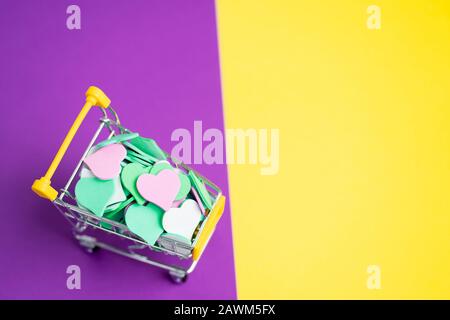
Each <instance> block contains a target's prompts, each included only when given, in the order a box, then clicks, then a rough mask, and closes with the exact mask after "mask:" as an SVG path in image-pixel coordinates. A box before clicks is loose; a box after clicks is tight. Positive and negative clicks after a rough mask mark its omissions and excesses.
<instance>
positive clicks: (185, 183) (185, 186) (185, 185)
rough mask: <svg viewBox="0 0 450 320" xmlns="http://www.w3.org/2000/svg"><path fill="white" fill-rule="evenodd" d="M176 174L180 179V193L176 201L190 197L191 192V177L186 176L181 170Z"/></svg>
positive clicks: (176, 170)
mask: <svg viewBox="0 0 450 320" xmlns="http://www.w3.org/2000/svg"><path fill="white" fill-rule="evenodd" d="M175 172H176V173H177V174H178V178H179V179H180V183H181V186H180V190H179V191H178V194H177V196H176V197H175V200H183V199H184V198H186V196H187V195H188V193H189V191H191V181H190V180H189V177H188V176H187V175H185V174H184V172H183V171H181V170H180V169H175Z"/></svg>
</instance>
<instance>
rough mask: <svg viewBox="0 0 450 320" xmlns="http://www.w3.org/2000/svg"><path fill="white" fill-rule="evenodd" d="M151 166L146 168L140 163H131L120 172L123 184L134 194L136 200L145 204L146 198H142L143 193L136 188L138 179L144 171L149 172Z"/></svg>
mask: <svg viewBox="0 0 450 320" xmlns="http://www.w3.org/2000/svg"><path fill="white" fill-rule="evenodd" d="M149 171H150V168H145V167H144V166H142V165H140V164H139V163H129V164H127V165H126V166H125V167H124V168H123V169H122V173H121V174H120V179H121V180H122V184H123V186H124V187H125V188H126V189H127V190H128V191H129V192H130V193H131V194H132V195H133V197H134V198H135V199H136V202H137V203H138V204H140V205H143V204H144V203H145V202H146V200H145V199H144V198H142V196H141V194H140V193H139V191H138V190H137V188H136V181H137V179H138V178H139V176H140V175H141V174H143V173H149Z"/></svg>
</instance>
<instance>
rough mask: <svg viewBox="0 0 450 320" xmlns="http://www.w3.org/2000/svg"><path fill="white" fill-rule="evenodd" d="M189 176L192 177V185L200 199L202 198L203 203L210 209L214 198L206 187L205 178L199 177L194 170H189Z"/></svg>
mask: <svg viewBox="0 0 450 320" xmlns="http://www.w3.org/2000/svg"><path fill="white" fill-rule="evenodd" d="M188 175H189V178H190V179H191V183H192V186H193V187H194V188H195V190H196V191H197V193H198V195H199V197H200V199H201V200H202V202H203V204H204V205H205V207H206V208H208V209H210V210H211V208H212V200H211V196H210V195H209V192H208V190H207V189H206V186H205V183H204V182H203V180H202V179H201V178H200V177H198V176H197V175H196V174H195V172H194V171H192V170H191V171H189V173H188Z"/></svg>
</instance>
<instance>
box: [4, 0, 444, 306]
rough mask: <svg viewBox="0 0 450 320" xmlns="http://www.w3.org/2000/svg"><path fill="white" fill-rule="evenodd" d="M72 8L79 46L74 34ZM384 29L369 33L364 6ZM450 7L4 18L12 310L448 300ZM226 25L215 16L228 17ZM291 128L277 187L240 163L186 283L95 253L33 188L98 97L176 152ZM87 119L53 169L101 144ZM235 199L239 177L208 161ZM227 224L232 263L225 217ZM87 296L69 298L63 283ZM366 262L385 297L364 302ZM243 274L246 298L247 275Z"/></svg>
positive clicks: (88, 9)
mask: <svg viewBox="0 0 450 320" xmlns="http://www.w3.org/2000/svg"><path fill="white" fill-rule="evenodd" d="M70 4H77V5H79V6H80V7H81V10H82V30H80V31H69V30H67V28H66V25H65V24H66V18H67V14H66V13H65V11H66V8H67V6H68V5H70ZM373 4H375V5H378V6H379V7H380V8H381V30H369V29H367V27H366V20H367V18H368V14H367V12H366V10H367V7H368V6H369V5H373ZM449 9H450V6H449V4H448V2H447V1H437V0H433V1H424V0H417V1H403V0H396V1H387V0H380V1H376V3H373V2H370V1H362V0H354V1H350V0H343V1H331V0H326V1H320V2H319V1H312V0H301V1H293V0H292V1H287V0H284V1H267V0H259V1H256V0H246V1H237V0H218V1H217V4H216V8H215V7H214V2H213V1H199V0H196V1H175V0H171V1H132V2H130V1H114V2H112V1H106V0H95V1H84V0H83V1H76V2H72V1H49V0H46V1H39V2H37V1H25V0H21V1H9V0H4V1H1V2H0V41H1V42H0V48H1V50H0V52H1V56H0V93H1V96H2V102H1V106H2V107H1V108H2V128H3V140H2V141H3V144H2V145H3V148H4V151H3V155H4V156H3V158H2V162H1V166H0V174H1V177H2V180H3V183H2V184H1V186H0V194H1V200H2V201H1V203H2V206H3V207H2V212H3V220H2V221H3V228H2V232H1V233H0V243H1V249H2V255H1V258H0V262H1V263H0V283H1V285H0V298H13V299H15V298H62V299H73V298H105V299H107V298H112V299H116V298H143V299H158V298H159V299H171V298H172V299H176V298H183V299H195V298H222V299H233V298H236V296H237V297H239V298H241V299H258V298H289V299H299V298H308V299H313V298H358V299H361V298H362V299H371V298H387V299H389V298H450V276H449V272H448V270H450V257H449V248H450V234H449V230H450V217H449V212H450V211H449V209H450V202H449V200H448V194H449V190H450V188H449V187H450V172H449V163H450V151H449V150H450V149H449V142H450V128H449V125H448V123H449V120H450V112H449V109H448V106H449V102H450V98H449V93H448V92H449V89H450V80H449V76H448V75H449V74H450V63H449V60H448V57H449V56H450V44H449V41H448V39H449V38H450V25H449V24H450V14H449V12H450V11H449ZM215 12H216V13H217V17H215ZM216 18H217V20H218V29H219V45H220V60H221V62H220V69H221V74H222V89H223V93H224V98H223V99H224V104H225V108H224V112H225V125H226V127H227V128H255V129H259V128H278V129H280V148H281V149H280V150H281V151H280V171H279V173H278V174H277V175H274V176H261V175H260V171H259V170H260V168H259V167H258V166H252V165H239V166H238V165H230V166H229V168H228V170H229V178H230V186H231V200H232V203H231V206H230V204H228V205H227V209H226V212H225V215H224V218H223V219H222V221H221V223H220V225H219V227H218V229H217V231H216V234H215V236H214V238H213V239H212V241H211V242H210V244H209V247H208V249H207V251H206V252H205V255H204V256H203V257H202V260H201V261H200V263H199V265H198V268H197V270H196V271H195V272H194V274H193V275H192V277H191V279H190V280H189V282H188V283H187V284H185V285H183V286H174V285H172V284H171V283H170V282H168V281H167V278H166V277H165V274H164V272H161V271H158V270H155V269H152V268H151V267H149V266H146V265H143V264H139V263H137V262H134V261H130V260H127V259H124V258H122V257H119V256H116V255H113V254H109V253H107V252H102V251H100V252H98V254H96V255H93V256H91V255H87V254H85V253H84V252H83V251H81V250H80V249H79V248H78V247H77V245H76V244H75V243H74V242H73V241H72V239H71V234H70V231H69V230H70V229H69V226H68V225H67V223H66V221H65V220H64V219H63V218H62V217H61V216H60V215H59V214H58V212H57V211H56V209H54V208H53V207H52V206H51V205H50V204H49V203H47V202H45V201H44V200H41V199H39V198H37V197H36V196H34V195H33V194H32V193H31V191H30V185H31V183H32V181H33V179H35V178H37V177H39V176H40V175H42V174H43V173H44V170H45V169H46V167H47V166H48V164H49V162H50V159H51V157H52V156H53V154H54V152H55V151H56V149H57V147H58V145H59V143H60V141H61V140H62V138H63V135H64V133H65V132H66V131H67V129H68V127H69V125H70V124H71V122H72V121H73V119H74V117H75V115H76V113H77V112H78V111H79V109H80V107H81V105H82V102H83V93H84V91H85V90H86V88H87V87H88V86H89V85H90V84H97V85H99V86H100V87H101V88H103V89H104V90H105V91H106V92H107V93H108V94H109V95H110V97H111V99H112V100H113V103H114V106H115V107H116V109H117V110H118V112H119V114H120V116H121V119H122V122H123V123H124V124H126V125H127V126H128V127H130V128H132V129H134V130H136V131H139V132H141V133H142V134H143V135H148V136H151V137H153V138H155V139H157V140H158V141H159V142H160V144H161V145H162V146H163V147H164V148H165V149H167V150H170V148H171V147H172V143H171V142H170V134H171V132H172V131H173V130H174V129H176V128H188V129H191V130H192V126H193V121H194V120H202V121H203V126H204V128H205V129H206V128H220V129H223V120H224V119H223V116H222V105H221V99H222V98H221V80H220V73H219V52H218V47H217V41H218V39H217V35H216ZM97 119H98V113H97V114H91V115H89V117H88V119H87V121H86V125H84V126H83V128H82V131H81V132H80V133H79V135H78V136H77V137H76V138H75V141H74V145H73V146H72V147H71V150H70V153H69V154H68V156H67V157H66V158H65V159H64V161H63V164H62V167H61V168H60V169H59V170H58V171H57V176H56V177H55V179H54V184H55V185H57V186H62V184H63V182H64V181H65V179H66V178H67V177H68V175H69V173H70V169H71V168H73V167H74V165H75V163H76V161H77V159H78V157H79V156H80V155H81V152H82V149H83V146H84V144H85V143H87V140H88V138H89V137H90V136H91V135H92V134H93V130H94V128H95V126H96V124H97ZM196 168H197V169H198V170H199V171H200V172H202V173H204V174H205V175H206V176H207V177H209V178H211V180H213V181H215V182H217V183H218V184H219V185H220V186H221V187H222V188H223V189H224V193H225V194H229V192H228V187H227V168H226V167H225V166H217V165H215V166H207V165H197V166H196ZM231 207H232V210H233V239H234V253H235V258H236V259H235V261H234V260H233V247H232V241H231V240H232V239H231V238H232V233H231V221H230V208H231ZM71 264H77V265H79V266H80V267H81V270H82V290H80V291H70V290H67V289H66V279H67V274H66V268H67V266H68V265H71ZM369 265H378V266H379V267H380V268H381V289H380V290H369V289H368V288H367V286H366V282H367V278H368V274H367V267H368V266H369ZM235 267H236V275H237V292H236V286H235V271H234V268H235Z"/></svg>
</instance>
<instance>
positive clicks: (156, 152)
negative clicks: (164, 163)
mask: <svg viewBox="0 0 450 320" xmlns="http://www.w3.org/2000/svg"><path fill="white" fill-rule="evenodd" d="M130 144H132V145H133V146H135V147H136V148H138V149H139V150H141V151H143V152H145V153H146V154H148V155H149V156H152V157H154V158H156V159H159V160H165V159H167V156H166V154H165V153H164V151H162V150H161V148H160V147H159V146H158V144H157V143H156V141H155V140H153V139H148V138H143V137H136V138H134V139H133V140H130Z"/></svg>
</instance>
